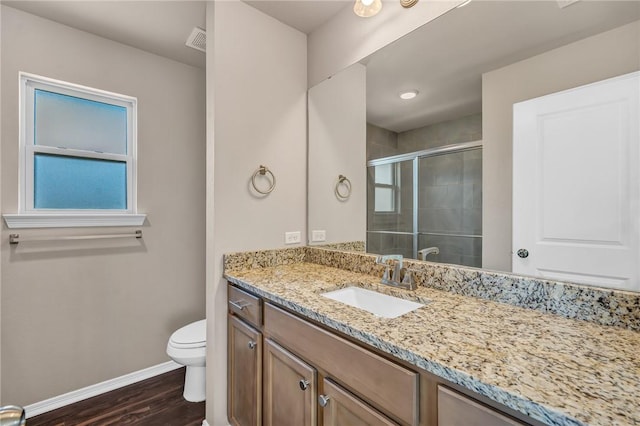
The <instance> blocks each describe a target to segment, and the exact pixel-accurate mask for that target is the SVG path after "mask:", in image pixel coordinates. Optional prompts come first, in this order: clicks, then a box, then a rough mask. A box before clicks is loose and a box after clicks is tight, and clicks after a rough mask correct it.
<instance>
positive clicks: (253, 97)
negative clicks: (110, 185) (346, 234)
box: [207, 1, 307, 425]
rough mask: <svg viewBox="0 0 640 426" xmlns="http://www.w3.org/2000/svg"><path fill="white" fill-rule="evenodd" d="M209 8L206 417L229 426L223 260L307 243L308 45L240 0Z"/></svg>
mask: <svg viewBox="0 0 640 426" xmlns="http://www.w3.org/2000/svg"><path fill="white" fill-rule="evenodd" d="M207 6H208V7H207V37H208V43H207V45H208V49H209V51H208V54H207V82H208V83H209V84H208V85H207V99H208V101H207V102H208V104H207V105H208V109H207V117H208V130H207V159H208V161H209V165H211V164H212V165H213V170H208V175H207V176H208V185H207V197H208V200H207V220H208V222H207V235H208V244H207V268H208V269H207V325H208V335H207V338H208V342H211V343H210V344H208V353H207V420H208V422H209V423H210V424H211V425H223V424H227V423H226V422H227V420H226V411H227V410H226V403H227V398H226V395H227V392H226V382H227V365H226V341H227V339H226V338H227V329H226V324H227V320H226V312H227V308H226V306H227V305H226V294H227V292H226V281H225V280H224V279H223V277H222V273H223V270H222V256H223V254H224V253H229V252H233V251H245V250H258V249H267V248H278V247H283V246H284V233H285V232H286V231H300V232H301V236H302V239H303V240H302V241H303V242H304V241H305V240H304V238H305V235H306V154H307V151H306V146H307V143H306V89H307V68H306V63H307V62H306V48H307V40H306V36H305V35H304V34H303V33H301V32H299V31H297V30H294V29H293V28H291V27H288V26H286V25H284V24H282V23H280V22H279V21H277V20H275V19H273V18H271V17H269V16H267V15H265V14H263V13H261V12H259V11H257V10H256V9H254V8H252V7H250V6H248V5H247V4H245V3H243V2H237V1H232V2H209V3H208V5H207ZM261 164H263V165H265V166H267V167H269V168H270V169H271V170H272V171H273V173H274V174H275V176H276V178H277V186H276V187H275V190H274V191H273V192H272V193H271V194H269V195H268V196H264V197H257V196H255V195H253V193H252V192H251V191H250V189H249V185H250V183H249V181H250V178H251V176H252V174H253V173H254V171H255V170H256V169H257V168H258V166H259V165H261ZM208 169H211V167H208ZM300 245H302V244H300Z"/></svg>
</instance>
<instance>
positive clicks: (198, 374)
mask: <svg viewBox="0 0 640 426" xmlns="http://www.w3.org/2000/svg"><path fill="white" fill-rule="evenodd" d="M206 321H207V320H200V321H196V322H192V323H191V324H189V325H185V326H184V327H182V328H181V329H179V330H177V331H175V332H174V333H173V334H172V335H171V337H170V338H169V343H167V355H169V356H170V357H171V359H172V360H174V361H175V362H177V363H178V364H182V365H185V366H186V367H187V372H186V374H185V378H184V393H183V395H184V399H186V400H187V401H189V402H201V401H204V400H205V377H206V374H205V365H206V363H205V354H206V350H207V322H206Z"/></svg>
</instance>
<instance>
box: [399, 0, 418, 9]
mask: <svg viewBox="0 0 640 426" xmlns="http://www.w3.org/2000/svg"><path fill="white" fill-rule="evenodd" d="M416 3H418V0H400V4H401V5H402V7H405V8H407V9H408V8H410V7H413V6H415V4H416Z"/></svg>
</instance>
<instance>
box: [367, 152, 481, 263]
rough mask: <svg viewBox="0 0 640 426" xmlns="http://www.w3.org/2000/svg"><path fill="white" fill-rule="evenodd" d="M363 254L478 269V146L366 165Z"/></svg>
mask: <svg viewBox="0 0 640 426" xmlns="http://www.w3.org/2000/svg"><path fill="white" fill-rule="evenodd" d="M367 166H368V167H367V170H368V173H367V174H368V183H367V251H368V252H371V253H378V254H402V255H403V256H405V257H409V258H413V259H420V260H428V261H433V262H441V263H452V264H458V265H466V266H474V267H481V266H482V143H481V142H465V143H458V144H451V145H445V146H441V147H437V148H431V149H426V150H421V151H415V152H410V153H406V154H400V155H393V156H389V157H383V158H378V159H375V160H370V161H368V163H367Z"/></svg>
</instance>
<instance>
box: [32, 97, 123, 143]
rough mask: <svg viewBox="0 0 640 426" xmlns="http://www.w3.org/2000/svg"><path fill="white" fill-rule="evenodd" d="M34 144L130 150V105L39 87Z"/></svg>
mask: <svg viewBox="0 0 640 426" xmlns="http://www.w3.org/2000/svg"><path fill="white" fill-rule="evenodd" d="M34 114H35V116H34V121H35V129H34V134H35V136H34V144H35V145H42V146H52V147H57V148H69V149H81V150H85V151H96V152H108V153H111V154H123V155H125V154H126V153H127V108H125V107H123V106H119V105H112V104H107V103H104V102H97V101H92V100H89V99H83V98H77V97H75V96H68V95H62V94H60V93H53V92H48V91H46V90H40V89H36V91H35V106H34Z"/></svg>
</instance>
